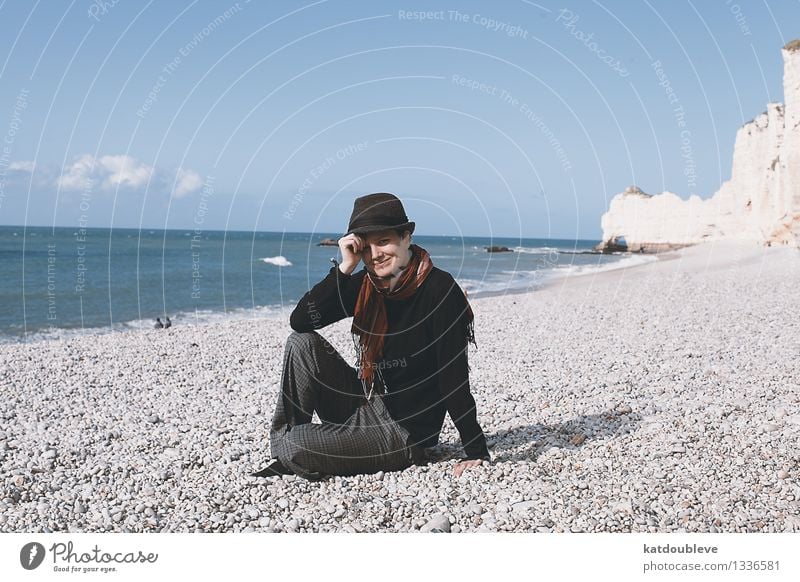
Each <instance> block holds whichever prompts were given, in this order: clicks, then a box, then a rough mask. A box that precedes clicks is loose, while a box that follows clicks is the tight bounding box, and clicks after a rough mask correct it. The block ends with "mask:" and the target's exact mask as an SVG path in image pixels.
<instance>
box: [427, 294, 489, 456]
mask: <svg viewBox="0 0 800 582" xmlns="http://www.w3.org/2000/svg"><path fill="white" fill-rule="evenodd" d="M430 320H431V321H432V324H433V325H432V333H433V337H432V340H433V341H434V342H435V344H434V345H435V350H436V360H437V367H438V380H439V390H440V392H441V395H442V398H443V399H444V402H445V406H446V408H447V413H448V414H449V415H450V418H451V419H452V420H453V423H454V424H455V425H456V429H458V434H459V435H460V436H461V443H462V445H463V446H464V453H465V455H466V460H476V459H485V460H490V457H489V450H488V448H487V447H486V437H485V436H484V434H483V431H482V430H481V427H480V425H479V424H478V418H477V412H476V410H475V399H474V398H473V397H472V394H471V393H470V390H469V366H468V363H467V323H468V310H467V300H466V298H465V297H464V292H463V291H462V290H461V288H460V287H459V286H458V284H457V283H455V281H453V284H452V287H451V288H450V289H449V291H448V293H447V295H446V296H445V298H444V300H443V301H442V302H441V304H440V305H438V306H437V307H436V308H435V310H434V312H433V313H432V314H431V318H430ZM462 470H463V469H462Z"/></svg>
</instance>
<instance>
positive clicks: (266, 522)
mask: <svg viewBox="0 0 800 582" xmlns="http://www.w3.org/2000/svg"><path fill="white" fill-rule="evenodd" d="M269 524H270V519H269V518H268V517H267V516H264V517H262V518H261V519H259V520H258V527H269Z"/></svg>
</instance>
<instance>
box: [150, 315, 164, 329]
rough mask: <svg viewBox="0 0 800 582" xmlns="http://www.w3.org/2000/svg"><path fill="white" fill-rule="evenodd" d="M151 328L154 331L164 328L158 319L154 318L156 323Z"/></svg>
mask: <svg viewBox="0 0 800 582" xmlns="http://www.w3.org/2000/svg"><path fill="white" fill-rule="evenodd" d="M153 327H154V328H156V329H161V328H162V327H164V324H163V323H161V318H160V317H156V323H155V324H154V325H153Z"/></svg>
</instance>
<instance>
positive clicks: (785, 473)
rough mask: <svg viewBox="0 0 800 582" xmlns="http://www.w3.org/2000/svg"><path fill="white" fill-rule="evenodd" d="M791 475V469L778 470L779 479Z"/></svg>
mask: <svg viewBox="0 0 800 582" xmlns="http://www.w3.org/2000/svg"><path fill="white" fill-rule="evenodd" d="M788 477H789V471H787V470H786V469H781V470H780V471H778V479H787V478H788Z"/></svg>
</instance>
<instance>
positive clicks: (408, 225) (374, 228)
mask: <svg viewBox="0 0 800 582" xmlns="http://www.w3.org/2000/svg"><path fill="white" fill-rule="evenodd" d="M416 226H417V225H416V223H415V222H404V223H403V224H398V225H394V226H391V225H382V224H374V225H370V226H362V227H359V228H354V229H353V230H349V231H347V234H370V233H372V232H380V231H382V230H407V231H409V232H410V233H411V234H414V228H415V227H416Z"/></svg>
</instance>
